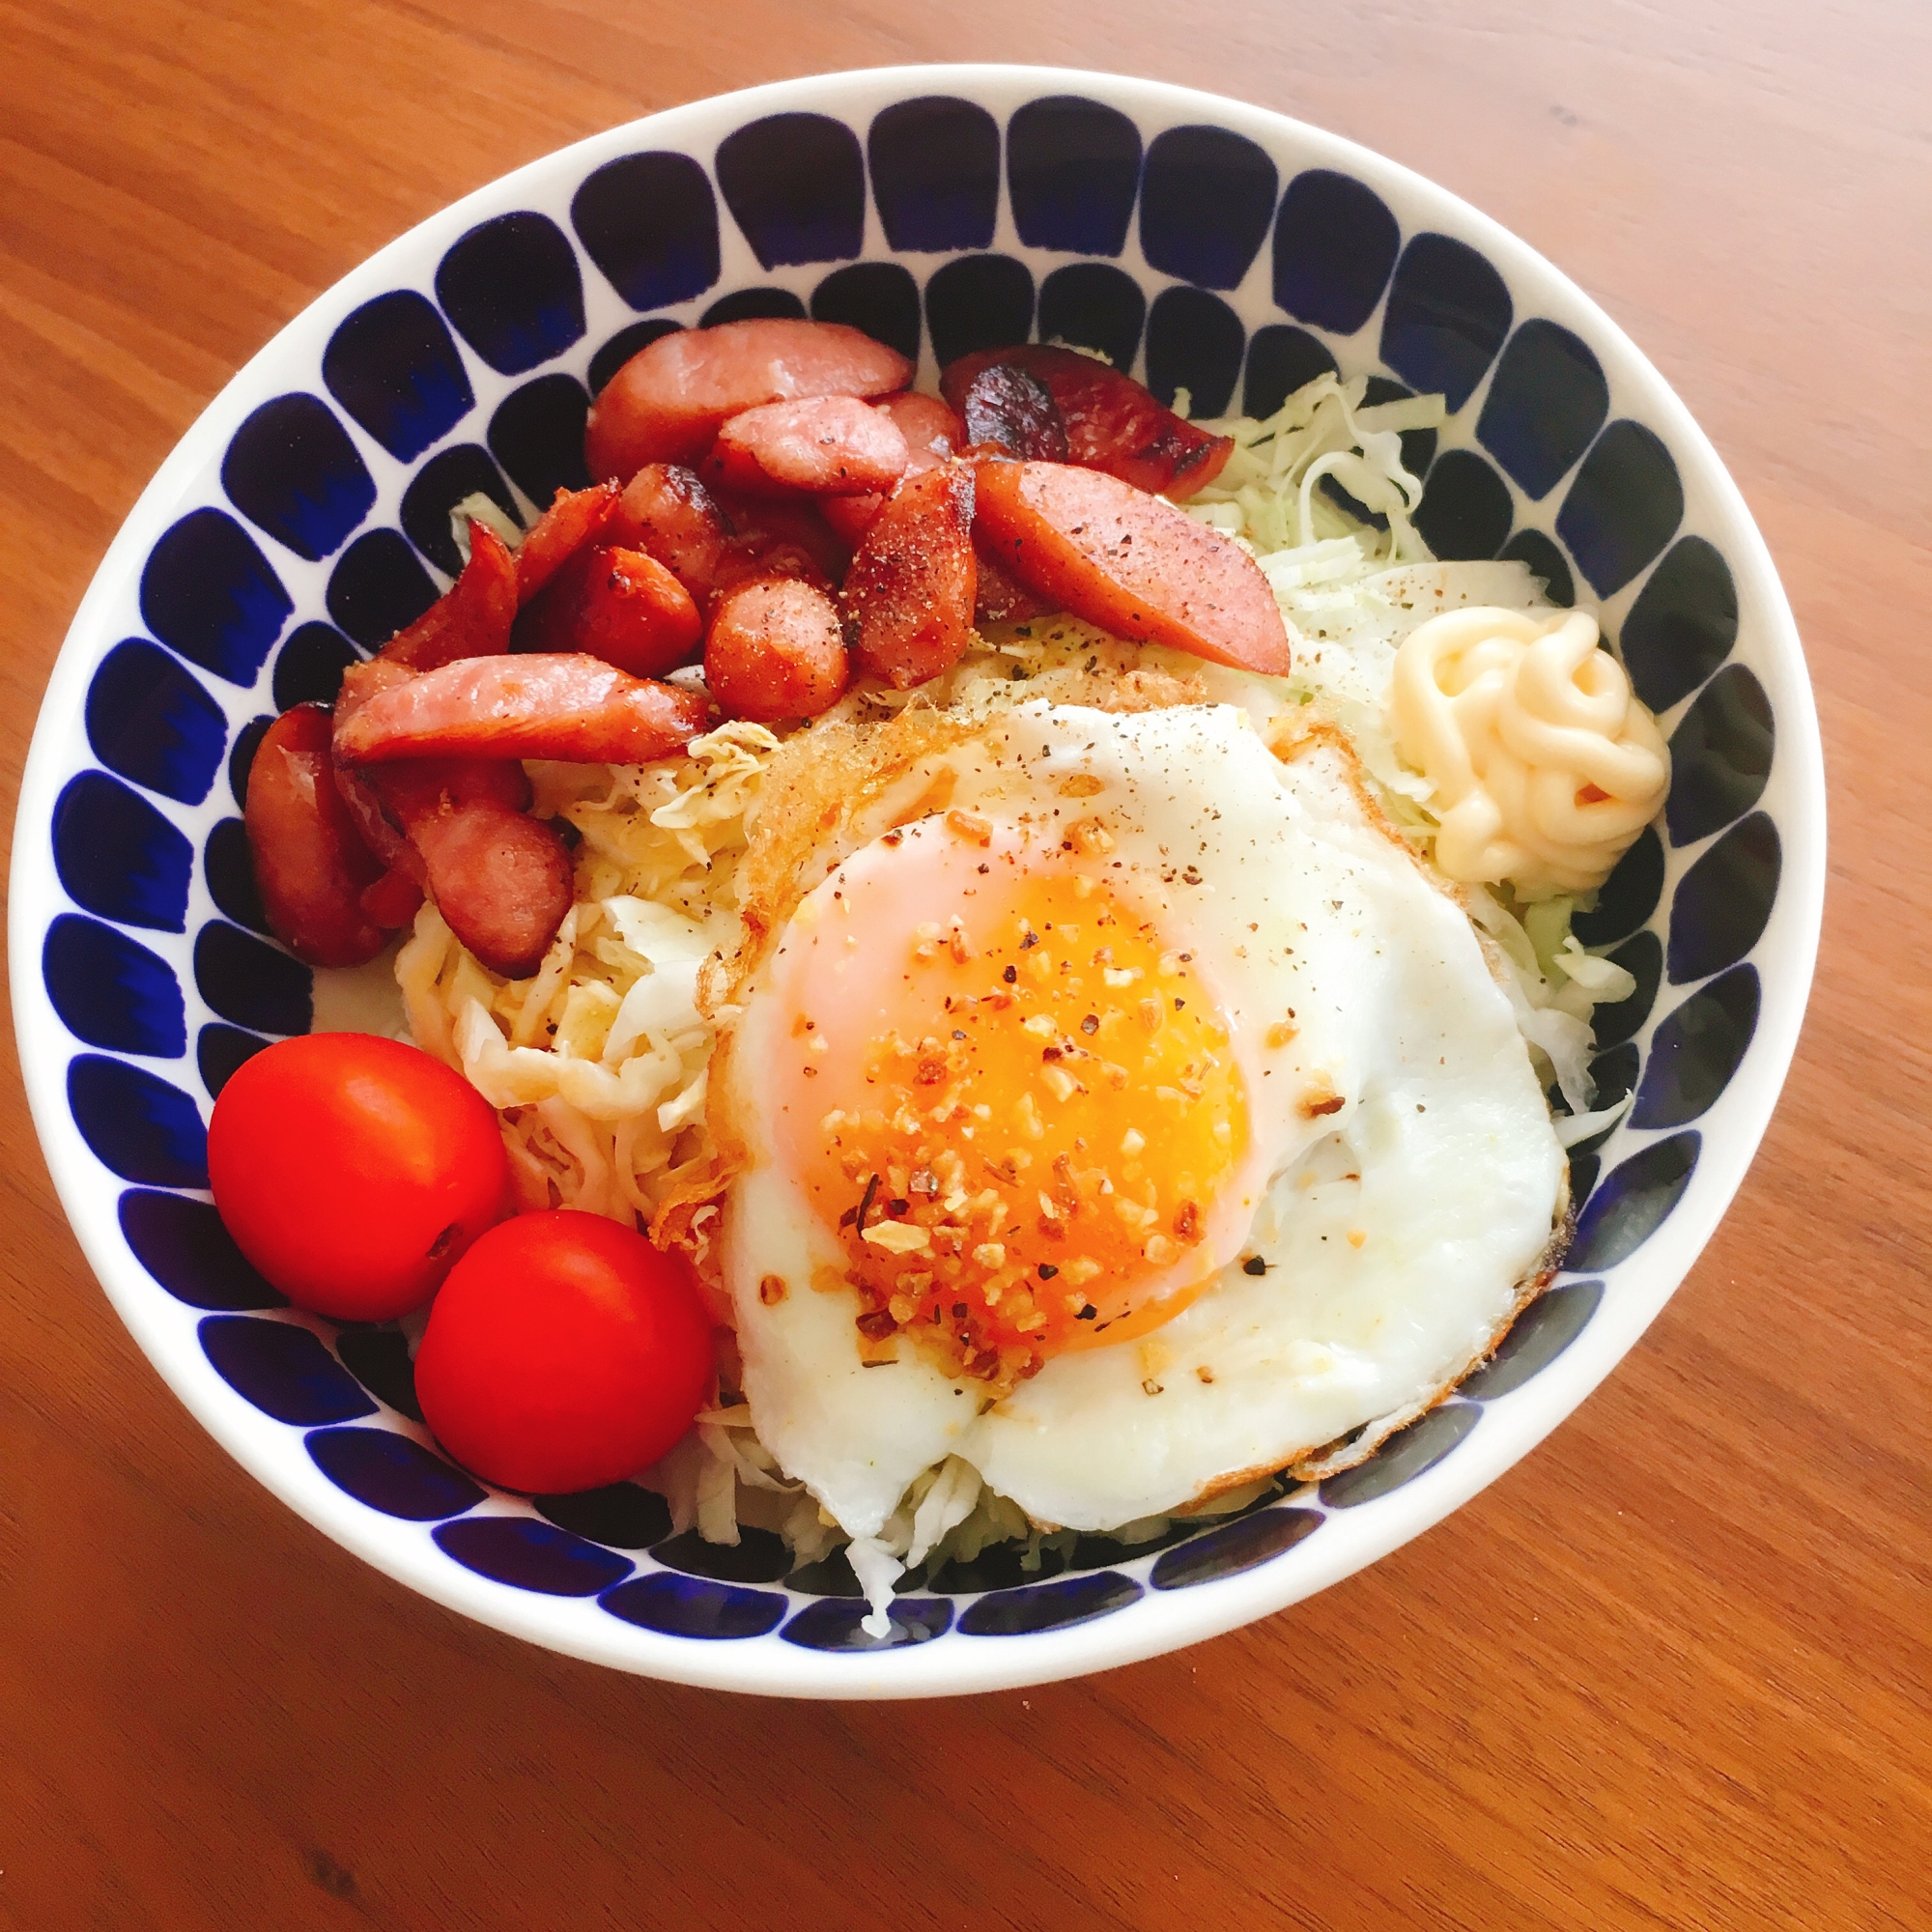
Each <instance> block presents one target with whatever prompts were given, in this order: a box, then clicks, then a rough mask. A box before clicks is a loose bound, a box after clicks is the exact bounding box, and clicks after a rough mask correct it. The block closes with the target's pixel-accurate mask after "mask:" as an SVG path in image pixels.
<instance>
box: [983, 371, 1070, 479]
mask: <svg viewBox="0 0 1932 1932" xmlns="http://www.w3.org/2000/svg"><path fill="white" fill-rule="evenodd" d="M959 413H960V416H961V417H962V419H963V420H964V422H965V425H966V441H967V443H968V444H969V445H974V446H979V447H983V446H985V445H989V444H990V445H991V446H992V447H994V448H997V449H1001V450H1004V451H1005V452H1006V453H1007V455H1009V456H1017V457H1020V458H1021V459H1022V460H1024V461H1026V462H1031V463H1065V461H1066V455H1067V444H1066V418H1065V416H1063V415H1062V414H1061V413H1060V405H1059V404H1058V403H1056V402H1055V401H1054V400H1053V392H1052V391H1051V390H1050V389H1048V387H1047V386H1046V384H1044V383H1042V382H1041V381H1040V380H1039V378H1038V377H1037V376H1033V375H1029V374H1028V373H1027V371H1026V370H1024V369H1020V368H1016V367H1014V365H1013V364H1012V363H1010V362H994V363H992V364H990V365H989V366H988V367H986V368H984V369H981V370H980V373H979V374H978V375H977V376H975V377H974V378H973V380H972V381H971V382H970V383H968V384H966V388H965V391H964V393H963V394H962V395H961V396H960V399H959Z"/></svg>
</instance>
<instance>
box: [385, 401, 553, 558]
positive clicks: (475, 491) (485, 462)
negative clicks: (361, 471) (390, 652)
mask: <svg viewBox="0 0 1932 1932" xmlns="http://www.w3.org/2000/svg"><path fill="white" fill-rule="evenodd" d="M563 381H565V382H566V383H570V378H569V377H568V376H566V377H564V378H563ZM570 386H571V387H572V388H576V387H577V384H575V383H571V384H570ZM498 413H499V414H500V413H501V412H500V411H499V412H498ZM582 434H583V430H582V421H581V420H580V422H579V424H578V440H579V443H580V444H581V443H582ZM582 461H583V457H582V450H581V448H580V451H579V455H578V462H579V464H580V465H581V464H582ZM477 496H481V497H489V498H490V500H491V501H492V502H493V503H495V504H496V505H497V508H498V509H499V510H501V511H502V512H503V514H504V515H505V516H506V517H508V518H509V519H510V521H511V522H512V523H513V524H514V523H518V522H520V521H521V519H519V517H518V515H517V505H516V499H515V497H512V496H511V495H510V486H509V485H508V484H507V483H505V482H504V481H503V475H502V472H501V470H499V469H497V466H496V465H495V464H494V463H492V462H491V461H490V452H489V451H488V450H487V449H484V448H483V447H482V446H481V445H480V444H478V443H474V442H456V443H451V444H450V446H449V447H448V448H447V449H439V450H438V451H437V453H436V454H435V455H434V456H432V457H431V458H430V460H429V461H428V462H427V463H425V464H424V465H423V466H422V468H421V469H418V470H417V471H416V473H415V475H414V477H413V478H412V481H411V483H410V487H409V488H408V489H407V490H405V491H404V492H403V500H402V503H401V506H400V508H399V511H398V515H399V518H400V521H401V523H402V526H403V533H404V535H405V536H407V537H408V538H409V540H410V541H411V542H412V544H414V545H415V547H416V548H417V549H418V550H419V551H421V552H422V554H423V555H425V556H426V557H428V558H429V560H430V562H431V563H433V564H434V565H435V566H436V567H437V569H439V570H440V571H441V572H442V574H443V575H444V576H445V577H454V576H455V575H456V574H457V572H458V571H460V570H461V569H462V568H463V553H462V552H461V551H460V550H458V549H457V548H456V532H455V531H454V530H452V529H451V528H450V526H449V513H450V511H452V510H453V509H455V507H456V506H457V504H459V503H460V502H462V501H463V499H464V498H465V497H477ZM544 500H545V501H546V502H548V501H549V498H548V497H546V498H544Z"/></svg>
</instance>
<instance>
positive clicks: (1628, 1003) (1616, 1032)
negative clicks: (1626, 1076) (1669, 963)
mask: <svg viewBox="0 0 1932 1932" xmlns="http://www.w3.org/2000/svg"><path fill="white" fill-rule="evenodd" d="M1573 929H1574V928H1573ZM1609 956H1610V958H1612V959H1613V960H1615V961H1616V963H1617V964H1618V965H1619V966H1621V967H1623V968H1624V970H1625V971H1626V972H1628V973H1629V974H1631V975H1632V977H1633V978H1634V980H1636V990H1635V991H1634V993H1632V994H1631V996H1630V998H1629V999H1627V1000H1615V1001H1610V1002H1606V1003H1605V1005H1603V1006H1601V1007H1599V1008H1597V1009H1596V1010H1595V1011H1594V1012H1593V1013H1592V1014H1591V1015H1590V1022H1591V1024H1592V1026H1594V1027H1595V1029H1596V1034H1597V1045H1598V1046H1599V1047H1600V1048H1605V1047H1612V1046H1621V1045H1622V1044H1623V1042H1624V1041H1625V1040H1627V1039H1629V1038H1630V1037H1632V1036H1633V1035H1634V1034H1635V1033H1637V1032H1639V1031H1640V1030H1641V1028H1642V1026H1643V1023H1644V1021H1645V1020H1647V1019H1648V1018H1649V1017H1650V1009H1651V1008H1652V1007H1654V1006H1655V1005H1656V1004H1657V988H1658V983H1659V981H1660V980H1662V978H1663V943H1662V940H1660V939H1659V938H1658V936H1657V934H1656V933H1654V932H1637V933H1633V934H1632V935H1631V937H1630V938H1628V939H1627V940H1625V941H1624V943H1623V944H1622V945H1621V946H1619V947H1618V948H1617V949H1616V951H1615V952H1612V953H1611V954H1610V955H1609Z"/></svg>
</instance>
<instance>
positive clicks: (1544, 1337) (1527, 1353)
mask: <svg viewBox="0 0 1932 1932" xmlns="http://www.w3.org/2000/svg"><path fill="white" fill-rule="evenodd" d="M1603 1298H1604V1284H1603V1283H1602V1282H1600V1281H1572V1282H1566V1283H1565V1284H1564V1285H1563V1286H1562V1287H1561V1288H1548V1289H1545V1290H1544V1292H1543V1293H1541V1294H1539V1295H1538V1296H1537V1297H1536V1299H1535V1300H1534V1301H1532V1302H1531V1303H1530V1304H1529V1306H1528V1307H1527V1308H1525V1309H1524V1310H1523V1311H1522V1313H1521V1314H1520V1315H1519V1316H1518V1317H1517V1318H1516V1320H1515V1321H1513V1322H1512V1323H1511V1324H1510V1331H1509V1333H1508V1334H1507V1335H1505V1336H1504V1337H1503V1339H1502V1340H1501V1341H1500V1342H1499V1343H1498V1344H1497V1345H1496V1351H1495V1353H1494V1354H1493V1355H1492V1356H1491V1357H1490V1359H1489V1360H1488V1361H1487V1362H1486V1363H1484V1365H1483V1366H1482V1367H1481V1368H1480V1369H1478V1370H1477V1371H1476V1373H1475V1374H1474V1375H1472V1376H1468V1377H1465V1378H1464V1379H1463V1384H1462V1386H1461V1387H1460V1388H1459V1389H1458V1390H1457V1391H1456V1393H1457V1394H1458V1395H1462V1396H1466V1397H1468V1398H1469V1400H1470V1401H1472V1402H1494V1401H1495V1399H1496V1398H1497V1397H1498V1396H1503V1395H1508V1394H1510V1393H1511V1391H1512V1390H1515V1389H1520V1387H1521V1386H1522V1385H1523V1383H1524V1382H1526V1381H1528V1380H1529V1378H1531V1377H1532V1376H1534V1375H1538V1374H1540V1373H1541V1372H1542V1371H1543V1370H1545V1369H1547V1368H1548V1366H1549V1365H1550V1363H1551V1362H1553V1361H1554V1360H1555V1359H1556V1358H1557V1356H1558V1355H1560V1354H1561V1353H1562V1352H1563V1351H1564V1350H1565V1349H1567V1348H1568V1347H1569V1346H1570V1344H1571V1343H1572V1342H1574V1341H1575V1340H1576V1339H1577V1336H1578V1335H1580V1334H1581V1333H1582V1332H1583V1330H1584V1329H1585V1328H1586V1327H1587V1326H1588V1325H1589V1321H1590V1318H1591V1316H1593V1315H1594V1314H1596V1312H1597V1306H1598V1304H1599V1303H1600V1302H1601V1301H1602V1300H1603Z"/></svg>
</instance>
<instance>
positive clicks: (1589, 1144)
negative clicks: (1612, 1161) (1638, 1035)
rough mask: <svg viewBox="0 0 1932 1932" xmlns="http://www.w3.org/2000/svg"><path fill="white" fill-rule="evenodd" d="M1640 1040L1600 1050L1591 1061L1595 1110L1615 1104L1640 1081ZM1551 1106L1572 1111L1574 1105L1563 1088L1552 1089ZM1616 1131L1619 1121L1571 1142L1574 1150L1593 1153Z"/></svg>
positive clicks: (1557, 1111) (1592, 1104)
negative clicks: (1637, 1073) (1595, 1091)
mask: <svg viewBox="0 0 1932 1932" xmlns="http://www.w3.org/2000/svg"><path fill="white" fill-rule="evenodd" d="M1638 1058H1639V1056H1638V1054H1637V1049H1636V1043H1635V1041H1634V1040H1625V1041H1624V1042H1623V1043H1622V1044H1621V1045H1618V1046H1613V1047H1611V1048H1609V1049H1608V1051H1606V1052H1604V1053H1600V1054H1598V1055H1597V1057H1596V1058H1595V1059H1594V1060H1592V1061H1591V1063H1590V1078H1591V1080H1592V1081H1593V1082H1595V1084H1596V1090H1597V1097H1596V1099H1595V1100H1594V1101H1592V1102H1591V1106H1592V1110H1593V1111H1594V1110H1596V1109H1600V1108H1604V1107H1613V1106H1615V1105H1616V1103H1617V1102H1618V1101H1619V1100H1621V1099H1622V1098H1623V1097H1624V1095H1625V1094H1628V1093H1629V1092H1630V1091H1631V1089H1632V1088H1633V1087H1634V1086H1635V1085H1636V1071H1637V1063H1638ZM1549 1105H1550V1110H1551V1111H1552V1112H1553V1113H1557V1114H1567V1113H1569V1112H1570V1111H1571V1110H1570V1107H1569V1105H1568V1103H1567V1102H1566V1101H1565V1100H1564V1098H1563V1095H1562V1094H1561V1092H1560V1091H1559V1090H1558V1089H1557V1088H1555V1087H1553V1086H1552V1087H1551V1088H1550V1089H1549ZM1615 1131H1616V1128H1615V1125H1614V1124H1612V1125H1611V1126H1607V1127H1605V1129H1604V1130H1603V1132H1602V1133H1600V1134H1591V1135H1589V1136H1587V1137H1586V1138H1584V1139H1583V1140H1580V1141H1576V1142H1573V1143H1572V1144H1571V1151H1572V1152H1573V1153H1589V1152H1591V1151H1594V1150H1595V1149H1597V1148H1600V1147H1602V1146H1603V1144H1604V1143H1605V1141H1606V1140H1608V1139H1609V1137H1610V1135H1611V1134H1612V1133H1614V1132H1615Z"/></svg>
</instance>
